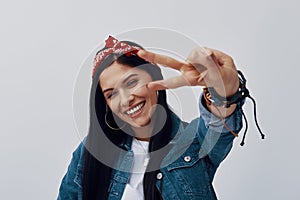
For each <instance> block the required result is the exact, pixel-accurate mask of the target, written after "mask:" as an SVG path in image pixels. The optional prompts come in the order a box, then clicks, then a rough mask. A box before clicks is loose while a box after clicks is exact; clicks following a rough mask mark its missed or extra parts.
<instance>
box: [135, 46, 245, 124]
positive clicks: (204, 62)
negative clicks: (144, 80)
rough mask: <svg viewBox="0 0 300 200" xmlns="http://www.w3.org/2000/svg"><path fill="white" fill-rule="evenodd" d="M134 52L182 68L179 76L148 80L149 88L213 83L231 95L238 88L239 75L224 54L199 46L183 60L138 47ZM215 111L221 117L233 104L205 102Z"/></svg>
mask: <svg viewBox="0 0 300 200" xmlns="http://www.w3.org/2000/svg"><path fill="white" fill-rule="evenodd" d="M137 55H138V56H139V57H141V58H143V59H145V60H147V61H149V62H151V63H154V64H161V65H164V66H166V67H170V68H173V69H175V70H178V71H180V72H181V75H180V76H177V77H172V78H169V79H165V80H159V81H153V82H150V83H148V88H149V89H153V90H165V89H171V88H177V87H181V86H205V87H214V89H215V90H216V92H217V93H218V94H219V95H220V96H223V97H227V96H231V95H233V94H234V93H235V92H236V91H237V90H238V88H239V78H238V73H237V70H236V67H235V65H234V62H233V59H232V58H231V57H230V56H228V55H227V54H225V53H223V52H221V51H218V50H214V49H210V48H198V49H195V50H193V51H192V52H191V53H190V55H189V56H188V58H187V60H186V62H182V61H178V60H176V59H174V58H171V57H168V56H164V55H160V54H155V53H152V52H149V51H145V50H139V51H138V53H137ZM207 107H208V109H209V110H210V111H211V112H212V113H213V114H215V115H217V116H219V117H221V118H223V117H227V116H229V115H230V114H231V113H232V112H233V111H234V110H235V108H236V105H231V106H230V107H229V108H223V107H216V106H214V105H212V104H211V105H207Z"/></svg>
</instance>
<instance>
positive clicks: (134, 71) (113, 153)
mask: <svg viewBox="0 0 300 200" xmlns="http://www.w3.org/2000/svg"><path fill="white" fill-rule="evenodd" d="M204 51H205V52H204ZM156 64H161V65H164V66H167V67H171V68H173V69H175V70H178V71H180V72H181V75H180V76H178V77H174V78H170V79H166V80H163V77H162V74H161V70H160V68H159V67H158V66H157V65H156ZM198 85H200V86H205V88H208V89H206V90H205V93H204V95H201V97H200V102H199V108H200V113H201V116H200V117H199V118H197V119H195V120H193V121H192V122H190V123H189V124H188V123H185V122H182V121H181V120H180V119H179V118H178V116H176V114H174V113H173V112H172V111H171V110H170V108H169V107H168V104H167V100H166V99H167V97H166V91H165V90H166V89H169V88H177V87H181V86H198ZM242 85H243V84H241V80H240V78H239V76H238V73H237V70H236V68H235V65H234V62H233V60H232V58H231V57H230V56H228V55H226V54H224V53H222V52H220V51H217V50H213V49H209V48H205V50H203V49H202V50H201V49H198V50H194V51H192V53H191V54H190V56H189V57H188V59H187V61H186V62H181V61H177V60H175V59H173V58H170V57H167V56H163V55H158V54H154V53H151V52H148V51H146V50H143V48H142V47H141V46H139V45H137V44H135V43H132V42H128V41H123V42H119V41H118V40H117V39H115V38H113V37H111V36H110V37H109V38H108V39H107V40H106V46H105V47H104V48H103V49H102V50H100V51H99V52H98V53H97V54H96V57H95V64H94V71H93V82H92V87H91V93H90V127H89V132H88V135H87V137H86V138H85V140H84V141H83V142H82V143H81V144H80V145H79V147H78V148H77V149H76V150H75V151H74V153H73V158H72V161H71V163H70V165H69V168H68V171H67V173H66V175H65V176H64V178H63V180H62V183H61V186H60V189H59V196H58V199H64V200H66V199H80V200H81V199H83V200H92V199H95V200H96V199H97V200H100V199H122V200H128V199H129V200H132V199H146V200H154V199H172V200H176V199H178V200H179V199H205V200H206V199H207V200H209V199H217V197H216V194H215V192H214V189H213V186H212V181H213V178H214V175H215V172H216V170H217V168H218V166H219V165H220V163H221V162H222V161H223V160H224V158H225V157H226V155H227V154H228V153H229V151H230V149H231V147H232V143H233V139H234V138H235V136H236V134H237V133H238V132H239V130H240V129H241V127H242V109H241V107H242V104H243V98H241V95H237V94H239V91H240V90H241V88H240V89H239V87H241V86H242ZM222 97H228V98H227V99H226V101H225V100H224V99H223V98H222ZM233 97H234V98H233ZM217 102H218V103H217ZM186 103H189V102H186Z"/></svg>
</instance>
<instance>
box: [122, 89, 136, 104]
mask: <svg viewBox="0 0 300 200" xmlns="http://www.w3.org/2000/svg"><path fill="white" fill-rule="evenodd" d="M133 99H134V96H133V94H131V93H130V92H129V91H125V90H122V91H120V106H121V107H129V106H130V105H131V103H132V102H133Z"/></svg>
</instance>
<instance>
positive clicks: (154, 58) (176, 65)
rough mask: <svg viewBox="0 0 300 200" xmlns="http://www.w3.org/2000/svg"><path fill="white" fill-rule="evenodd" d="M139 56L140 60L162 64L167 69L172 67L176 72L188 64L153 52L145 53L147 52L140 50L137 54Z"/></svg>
mask: <svg viewBox="0 0 300 200" xmlns="http://www.w3.org/2000/svg"><path fill="white" fill-rule="evenodd" d="M137 55H138V56H139V57H140V58H143V59H145V60H147V61H148V62H151V63H155V64H161V65H164V66H166V67H171V68H173V69H176V70H180V69H181V68H182V67H183V66H184V65H186V64H187V63H184V62H180V61H178V60H176V59H174V58H171V57H169V56H164V55H160V54H156V53H152V52H149V51H145V50H139V51H138V52H137Z"/></svg>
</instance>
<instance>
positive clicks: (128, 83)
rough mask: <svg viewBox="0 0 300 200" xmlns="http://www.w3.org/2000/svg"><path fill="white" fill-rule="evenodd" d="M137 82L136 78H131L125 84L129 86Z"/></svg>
mask: <svg viewBox="0 0 300 200" xmlns="http://www.w3.org/2000/svg"><path fill="white" fill-rule="evenodd" d="M137 82H138V80H137V79H132V80H130V81H128V82H127V86H129V87H130V86H135V85H136V83H137Z"/></svg>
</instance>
